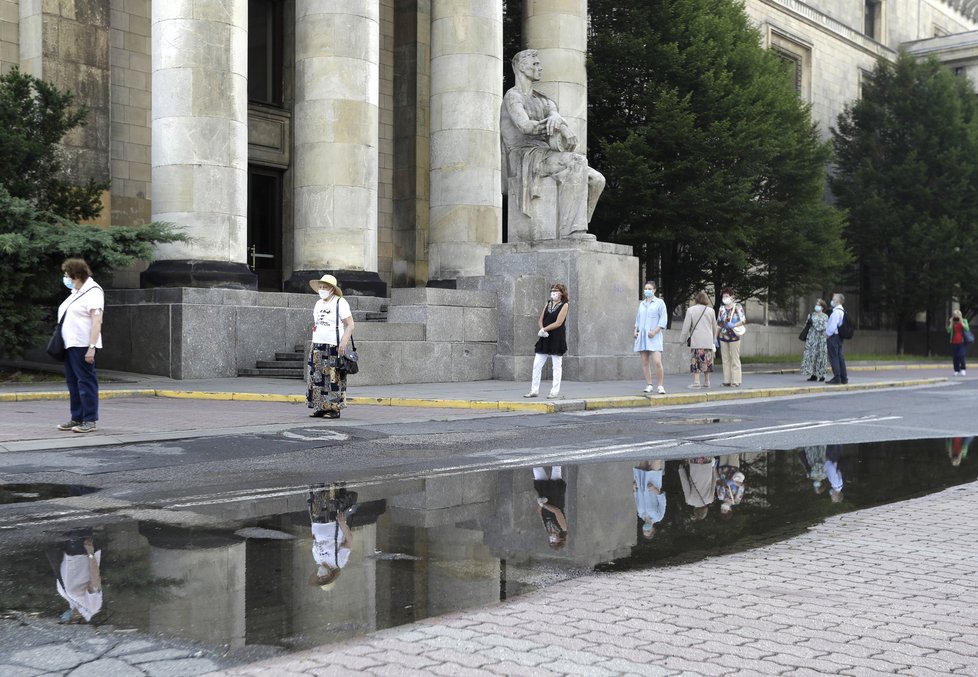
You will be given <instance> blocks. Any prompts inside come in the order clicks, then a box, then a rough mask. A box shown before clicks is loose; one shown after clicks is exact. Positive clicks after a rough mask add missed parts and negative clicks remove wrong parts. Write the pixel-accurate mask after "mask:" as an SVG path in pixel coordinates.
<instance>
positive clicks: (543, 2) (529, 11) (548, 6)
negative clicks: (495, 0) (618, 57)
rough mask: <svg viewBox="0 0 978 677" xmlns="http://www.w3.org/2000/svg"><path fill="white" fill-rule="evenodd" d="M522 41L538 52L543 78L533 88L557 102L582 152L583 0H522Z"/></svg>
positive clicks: (584, 114) (584, 99)
mask: <svg viewBox="0 0 978 677" xmlns="http://www.w3.org/2000/svg"><path fill="white" fill-rule="evenodd" d="M523 42H524V47H526V48H532V49H536V50H538V51H539V52H540V61H541V62H542V63H543V80H542V81H541V82H538V83H537V88H538V89H539V90H540V91H541V92H543V93H544V94H546V95H547V96H549V97H550V98H551V99H553V100H554V101H556V102H557V105H558V107H559V109H560V114H561V115H562V116H563V118H564V119H565V120H567V124H569V125H570V128H571V129H572V130H573V131H574V133H575V134H577V140H578V145H577V152H578V153H585V154H586V153H587V67H586V56H587V0H524V3H523ZM507 56H508V57H512V55H511V54H509V55H507Z"/></svg>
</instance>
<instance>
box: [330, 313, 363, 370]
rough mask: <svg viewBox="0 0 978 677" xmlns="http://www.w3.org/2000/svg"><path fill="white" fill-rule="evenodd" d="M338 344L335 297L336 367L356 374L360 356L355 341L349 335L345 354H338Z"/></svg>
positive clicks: (338, 319) (337, 316)
mask: <svg viewBox="0 0 978 677" xmlns="http://www.w3.org/2000/svg"><path fill="white" fill-rule="evenodd" d="M339 345H340V300H339V299H336V347H337V356H336V368H337V369H339V370H340V371H342V372H343V373H345V374H348V375H349V374H356V373H357V372H358V371H360V364H359V362H360V356H359V355H358V354H357V343H356V341H354V340H353V337H352V336H351V337H350V347H349V348H347V350H346V355H340V354H339Z"/></svg>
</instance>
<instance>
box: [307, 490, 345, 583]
mask: <svg viewBox="0 0 978 677" xmlns="http://www.w3.org/2000/svg"><path fill="white" fill-rule="evenodd" d="M308 503H309V522H310V528H311V531H312V537H313V544H312V558H313V560H315V562H316V564H317V567H316V571H315V572H313V574H312V575H311V576H310V577H309V585H312V586H316V587H318V588H320V589H322V590H329V589H330V588H332V587H333V586H334V585H336V581H337V579H338V578H339V576H340V572H341V571H342V570H343V567H345V566H346V565H347V563H348V562H349V561H350V552H351V548H352V547H353V534H352V533H351V532H350V526H349V525H348V524H347V518H348V517H349V516H350V515H352V514H353V513H354V512H356V509H357V492H355V491H347V490H346V489H345V488H343V487H342V486H339V485H329V486H327V485H324V484H316V485H312V486H310V487H309V498H308Z"/></svg>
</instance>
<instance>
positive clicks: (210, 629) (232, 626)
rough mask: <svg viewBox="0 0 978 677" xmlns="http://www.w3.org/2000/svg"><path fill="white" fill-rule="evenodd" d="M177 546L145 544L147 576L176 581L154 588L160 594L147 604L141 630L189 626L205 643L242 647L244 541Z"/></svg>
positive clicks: (173, 630)
mask: <svg viewBox="0 0 978 677" xmlns="http://www.w3.org/2000/svg"><path fill="white" fill-rule="evenodd" d="M151 540H152V539H151ZM180 545H181V544H179V543H177V544H174V546H173V547H159V546H154V547H152V548H151V549H150V554H149V573H150V575H151V576H153V577H154V578H158V579H167V580H168V581H174V580H175V581H179V582H177V583H175V584H174V585H172V586H169V587H167V588H165V589H164V590H157V591H155V592H156V593H157V594H158V595H159V597H160V598H161V599H157V600H154V601H153V602H152V603H151V607H152V609H151V611H150V613H149V616H148V621H147V622H148V625H147V627H146V630H147V631H149V632H151V633H164V634H169V635H173V634H176V635H180V634H182V633H186V632H187V631H188V630H192V631H193V636H194V638H195V639H197V640H199V641H201V642H204V643H207V644H228V645H230V646H232V647H241V646H244V644H245V573H246V572H245V547H246V546H245V541H231V542H230V543H228V544H226V545H217V546H211V547H204V546H201V547H194V546H191V547H190V548H183V547H180ZM183 545H186V544H183ZM151 592H152V591H151ZM144 602H145V600H144Z"/></svg>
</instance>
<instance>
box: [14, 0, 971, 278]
mask: <svg viewBox="0 0 978 677" xmlns="http://www.w3.org/2000/svg"><path fill="white" fill-rule="evenodd" d="M507 4H508V5H509V10H508V11H520V12H521V17H519V21H521V25H522V32H521V34H522V36H523V40H524V42H525V43H526V44H527V45H529V46H533V47H536V48H538V49H540V50H541V57H542V60H543V62H544V65H545V73H544V80H545V82H544V83H542V87H541V88H542V89H545V90H546V93H547V94H548V95H550V96H551V97H552V98H554V99H556V100H557V101H558V103H559V106H560V109H561V111H562V112H563V113H564V116H565V117H566V118H568V119H569V120H570V122H571V125H572V126H573V127H574V129H575V131H576V133H577V135H578V138H580V139H585V138H586V133H585V132H586V124H587V78H586V73H585V52H586V39H587V2H586V0H523V2H522V3H519V7H518V8H517V9H514V7H515V6H516V5H515V3H513V2H510V3H506V2H504V0H478V1H476V0H208V1H206V2H202V1H201V0H166V1H165V2H164V1H163V0H155V1H151V0H0V69H3V70H7V69H9V68H11V67H13V66H14V65H19V66H20V68H21V69H22V70H24V71H26V72H29V73H31V74H33V75H36V76H39V77H42V78H44V79H46V80H49V81H51V82H53V83H55V84H56V85H58V86H60V87H62V88H66V89H70V90H71V91H73V92H75V93H76V94H77V96H78V99H79V101H80V102H81V103H83V104H84V105H86V106H87V107H88V108H89V109H90V110H91V116H90V119H89V123H88V124H87V125H86V126H85V127H84V128H82V129H80V130H77V131H76V132H74V133H72V134H71V135H70V137H68V138H66V139H65V142H64V146H65V151H66V153H67V155H68V158H69V161H68V163H67V166H68V168H69V171H70V172H71V173H73V174H76V175H77V176H78V177H79V178H86V177H94V178H97V179H110V180H111V190H110V191H109V192H107V193H106V194H105V196H104V198H103V201H104V204H105V209H104V212H103V215H102V217H101V221H102V222H104V223H115V224H127V225H132V224H140V223H145V222H147V221H149V220H161V221H170V222H173V223H177V224H181V225H182V226H184V227H185V228H186V230H187V232H188V234H189V235H191V236H192V238H193V239H192V241H191V242H187V243H174V244H168V245H163V246H161V247H160V248H159V250H158V252H157V256H156V258H155V260H154V261H152V262H150V264H149V268H148V269H146V270H144V271H119V272H118V274H117V275H116V277H115V280H114V286H117V287H137V286H143V287H153V286H186V287H200V286H204V287H206V286H217V287H232V288H244V289H256V288H257V289H258V290H261V291H299V290H303V289H305V281H306V280H307V279H309V278H311V277H318V276H319V275H321V274H322V273H323V272H326V271H329V272H334V273H338V274H339V276H340V278H341V279H342V280H344V282H345V284H346V286H347V287H348V289H349V290H350V291H353V292H355V293H361V294H368V295H378V296H385V295H386V294H387V289H388V288H389V287H404V286H423V285H425V284H435V285H438V284H441V283H445V282H448V283H450V282H451V281H453V280H455V279H457V278H459V277H466V276H476V275H480V274H482V272H483V265H484V264H483V260H484V256H485V254H486V253H488V251H489V248H490V247H491V246H492V245H493V244H498V243H501V242H503V241H504V239H505V237H504V226H503V210H502V190H501V185H500V153H499V131H498V110H499V105H500V102H501V97H502V87H503V84H502V83H503V74H504V70H505V69H508V60H507V59H508V57H509V56H511V55H504V54H503V23H504V21H503V19H504V13H505V12H506V11H507ZM746 7H747V11H748V13H749V15H750V16H751V18H752V19H753V21H754V22H755V23H756V24H757V26H758V27H759V29H760V31H761V34H762V40H763V41H764V42H765V44H766V45H767V46H768V47H770V48H771V49H773V50H776V51H777V52H778V53H779V55H781V56H782V57H783V58H784V59H785V60H787V61H789V62H790V63H792V64H794V66H795V68H796V86H797V87H798V91H799V93H800V94H801V96H802V97H803V98H804V99H805V100H807V101H809V102H811V105H812V111H813V115H814V117H815V119H816V120H817V121H818V122H819V123H820V125H821V128H822V131H823V133H824V134H826V135H828V133H829V132H828V130H829V127H830V126H831V125H833V124H834V121H835V118H836V116H837V115H838V113H839V112H841V110H842V109H843V107H844V105H845V104H846V103H847V102H848V101H851V100H853V99H855V98H857V97H858V95H859V87H860V80H861V77H862V76H863V74H864V73H865V72H867V71H869V70H871V69H872V67H873V64H874V62H875V60H876V59H878V58H892V57H893V56H894V55H895V53H896V50H897V49H898V48H900V47H901V46H902V45H907V46H908V47H909V48H910V49H912V50H913V51H914V52H916V53H921V54H923V53H928V54H935V55H937V56H938V58H940V59H942V60H945V61H947V62H948V64H949V67H952V68H954V69H955V71H956V72H959V73H961V74H964V75H967V76H969V77H972V78H975V77H976V72H978V51H976V45H978V33H975V32H974V31H975V29H976V28H978V23H976V21H975V20H976V18H978V0H947V1H945V0H913V1H912V2H911V0H864V1H863V2H855V3H853V2H848V1H845V2H844V1H843V0H811V1H810V2H802V1H801V0H747V2H746ZM969 32H970V33H969ZM599 208H600V206H599Z"/></svg>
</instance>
